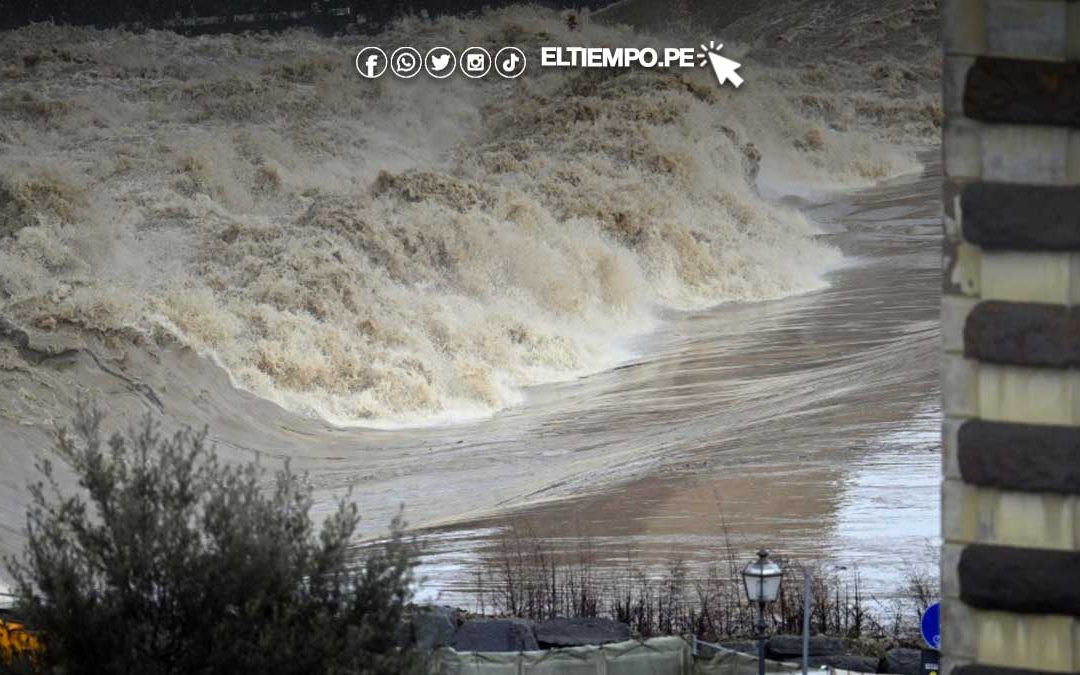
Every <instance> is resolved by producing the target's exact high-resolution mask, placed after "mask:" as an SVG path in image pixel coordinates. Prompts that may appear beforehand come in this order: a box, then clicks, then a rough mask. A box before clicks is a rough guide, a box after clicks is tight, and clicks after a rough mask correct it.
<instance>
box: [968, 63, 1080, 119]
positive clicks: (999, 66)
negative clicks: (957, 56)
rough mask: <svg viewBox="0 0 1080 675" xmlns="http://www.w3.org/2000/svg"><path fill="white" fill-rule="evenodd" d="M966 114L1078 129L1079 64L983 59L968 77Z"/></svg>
mask: <svg viewBox="0 0 1080 675" xmlns="http://www.w3.org/2000/svg"><path fill="white" fill-rule="evenodd" d="M964 114H965V115H967V116H968V117H971V118H972V119H977V120H983V121H986V122H1008V123H1012V124H1047V125H1061V126H1072V127H1080V64H1076V63H1053V62H1050V61H1034V60H1031V61H1029V60H1023V59H1011V58H1010V59H1005V58H996V57H987V56H980V57H979V58H978V59H976V60H975V64H974V65H973V66H972V67H971V69H970V70H969V71H968V73H967V78H966V79H965V83H964Z"/></svg>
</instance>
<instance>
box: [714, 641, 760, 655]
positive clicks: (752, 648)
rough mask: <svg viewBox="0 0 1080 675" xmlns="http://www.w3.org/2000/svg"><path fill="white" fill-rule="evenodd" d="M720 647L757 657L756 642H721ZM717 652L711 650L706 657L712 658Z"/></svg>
mask: <svg viewBox="0 0 1080 675" xmlns="http://www.w3.org/2000/svg"><path fill="white" fill-rule="evenodd" d="M720 646H721V647H723V648H724V649H731V650H733V651H736V652H741V653H743V654H751V655H753V656H757V643H756V642H721V643H720ZM714 651H715V650H710V651H709V652H708V653H706V654H705V655H706V656H711V655H712V653H713V652H714Z"/></svg>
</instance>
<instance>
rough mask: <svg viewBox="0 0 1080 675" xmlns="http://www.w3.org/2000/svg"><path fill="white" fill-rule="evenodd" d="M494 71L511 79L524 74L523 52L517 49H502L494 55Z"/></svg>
mask: <svg viewBox="0 0 1080 675" xmlns="http://www.w3.org/2000/svg"><path fill="white" fill-rule="evenodd" d="M495 70H496V71H498V73H499V74H500V75H502V76H503V77H508V78H510V79H513V78H515V77H518V76H519V75H521V74H522V73H524V72H525V52H523V51H521V50H520V49H518V48H517V47H503V48H502V49H500V50H499V52H498V53H497V54H495Z"/></svg>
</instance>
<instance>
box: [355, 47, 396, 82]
mask: <svg viewBox="0 0 1080 675" xmlns="http://www.w3.org/2000/svg"><path fill="white" fill-rule="evenodd" d="M387 63H388V61H387V59H386V52H384V51H383V50H381V49H379V48H378V47H364V48H363V49H361V50H360V51H359V52H357V53H356V71H357V72H358V73H360V74H361V75H363V76H364V77H366V78H368V79H369V80H374V79H375V78H376V77H379V76H381V75H382V74H383V73H385V72H386V64H387Z"/></svg>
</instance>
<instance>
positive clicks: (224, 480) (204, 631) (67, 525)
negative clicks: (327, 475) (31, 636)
mask: <svg viewBox="0 0 1080 675" xmlns="http://www.w3.org/2000/svg"><path fill="white" fill-rule="evenodd" d="M101 422H102V416H101V414H100V413H99V412H98V411H96V410H93V409H89V408H88V407H87V406H81V407H80V410H79V413H78V415H77V416H76V418H75V420H74V423H73V428H72V430H71V431H63V430H62V431H61V432H60V433H59V434H58V440H57V447H56V449H57V452H58V454H59V456H60V457H62V458H63V459H64V460H65V461H66V462H67V463H68V464H69V465H70V466H71V468H72V469H73V470H74V473H75V476H76V477H77V478H78V481H79V485H80V487H81V490H79V491H77V493H76V494H74V495H66V494H64V491H63V490H62V489H61V486H60V485H59V483H58V481H57V478H56V474H55V472H54V469H53V466H52V465H51V463H50V462H49V461H48V460H46V459H42V460H39V463H38V468H39V470H40V471H41V473H42V475H43V480H42V481H40V482H39V483H37V484H35V485H32V486H31V496H32V502H31V506H30V507H29V510H28V514H27V534H28V536H29V541H28V545H27V549H26V551H25V553H24V555H23V557H22V558H21V559H11V560H8V561H7V562H8V567H9V569H10V571H11V574H12V575H13V576H14V578H15V581H16V588H17V596H18V601H17V609H18V614H19V615H20V616H21V617H22V618H23V619H25V621H26V623H27V624H28V625H29V626H30V627H32V628H33V629H34V630H35V631H37V634H38V635H40V636H41V640H42V642H43V643H44V651H43V652H41V653H39V654H38V656H37V663H36V665H37V668H36V670H38V671H40V672H46V673H65V674H68V675H77V674H79V673H96V674H104V673H116V674H121V673H123V674H125V675H126V674H128V673H141V674H144V675H154V674H159V673H160V674H171V673H184V674H188V673H207V674H210V673H228V674H229V675H243V674H245V673H282V674H289V673H304V674H309V673H346V672H347V673H350V674H352V673H372V674H375V673H394V674H396V673H405V672H411V671H414V670H415V669H416V668H417V660H416V657H415V655H414V654H413V653H411V652H409V651H403V650H399V649H398V648H397V647H396V643H395V632H396V630H397V628H398V625H399V622H400V620H401V615H402V610H403V608H404V606H405V604H406V602H407V601H408V598H409V595H410V590H409V589H410V584H411V580H412V570H413V566H414V559H415V551H414V547H413V545H412V544H411V543H410V542H409V541H407V540H406V539H405V538H404V536H403V532H402V530H403V523H402V521H401V518H400V516H399V517H398V518H396V519H395V520H394V522H393V526H392V536H391V537H390V539H389V540H388V541H387V542H385V543H384V544H382V545H380V546H378V547H374V548H373V549H371V551H370V552H369V554H368V555H367V556H366V558H365V559H363V560H360V561H357V560H355V558H354V555H353V554H352V553H351V552H350V548H349V541H350V538H351V536H352V535H353V533H354V531H355V529H356V525H357V523H358V520H359V517H358V515H357V511H356V507H355V505H354V504H350V503H347V502H345V501H344V500H342V501H340V502H339V504H338V508H337V510H336V511H335V512H334V513H333V514H332V515H330V516H329V517H328V518H326V520H325V521H324V522H323V524H322V527H321V529H317V528H316V527H315V526H314V525H313V523H312V520H311V517H310V510H311V506H312V496H311V491H310V489H309V488H308V487H307V486H306V485H305V483H304V481H303V480H302V479H301V478H299V477H297V476H296V475H295V474H293V473H292V472H290V471H289V469H288V467H286V468H285V469H284V470H283V471H280V472H278V473H277V474H276V475H275V476H273V477H272V480H271V477H270V476H268V475H267V474H266V472H265V471H264V470H263V469H262V468H260V466H259V465H258V464H257V463H249V464H247V465H239V466H235V465H226V464H224V463H221V462H219V461H218V458H217V456H216V453H215V451H214V450H213V448H212V447H211V446H210V445H209V444H208V442H207V436H206V433H205V432H203V433H195V432H192V431H190V430H188V431H181V432H178V433H176V434H174V435H172V436H168V435H164V434H163V433H162V432H161V431H160V428H159V426H158V425H157V424H156V423H154V422H153V421H152V420H150V419H149V418H147V419H146V420H144V421H143V422H142V424H141V425H140V426H138V427H137V428H135V429H133V430H132V431H130V432H128V433H127V434H126V435H121V434H115V435H112V436H111V437H110V438H109V439H108V441H107V442H105V443H103V441H102V437H103V434H102V431H101ZM2 667H3V666H2V664H0V668H2Z"/></svg>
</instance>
